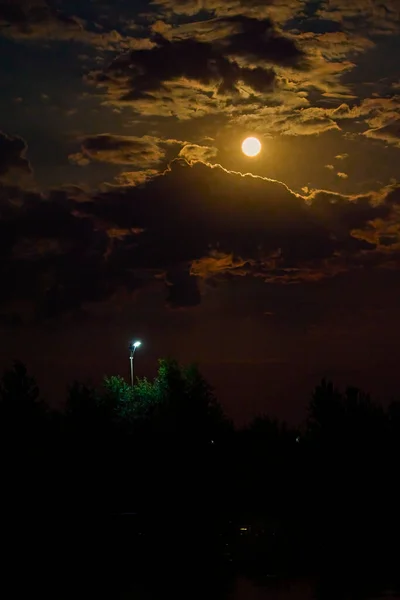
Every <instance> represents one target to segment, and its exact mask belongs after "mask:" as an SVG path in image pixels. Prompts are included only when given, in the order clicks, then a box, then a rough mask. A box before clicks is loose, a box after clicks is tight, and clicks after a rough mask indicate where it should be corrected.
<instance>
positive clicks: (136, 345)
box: [129, 341, 142, 388]
mask: <svg viewBox="0 0 400 600" xmlns="http://www.w3.org/2000/svg"><path fill="white" fill-rule="evenodd" d="M141 345H142V342H139V341H137V342H132V343H131V344H130V346H129V352H130V356H129V359H130V361H131V387H132V388H133V377H134V371H135V364H134V360H135V352H136V350H137V349H138V348H139V347H140V346H141Z"/></svg>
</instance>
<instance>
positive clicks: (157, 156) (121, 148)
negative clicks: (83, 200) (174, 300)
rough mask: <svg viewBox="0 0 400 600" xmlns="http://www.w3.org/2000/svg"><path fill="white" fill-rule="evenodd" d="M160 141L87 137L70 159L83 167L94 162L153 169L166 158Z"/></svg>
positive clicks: (151, 138) (132, 137) (109, 136)
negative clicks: (79, 149)
mask: <svg viewBox="0 0 400 600" xmlns="http://www.w3.org/2000/svg"><path fill="white" fill-rule="evenodd" d="M160 141H161V140H159V139H157V138H154V137H151V136H143V137H141V138H140V137H134V136H122V135H111V134H109V133H103V134H98V135H92V136H86V137H85V138H83V139H82V140H81V144H82V145H81V151H80V152H78V153H76V154H71V155H70V157H69V159H70V160H71V162H75V163H77V164H79V165H82V166H85V165H86V164H88V163H90V162H92V161H94V162H104V163H110V164H116V165H132V166H140V167H143V166H146V167H148V168H151V167H153V166H154V165H158V164H159V163H160V162H161V161H162V160H163V158H164V156H165V151H164V149H163V148H162V147H161V145H160Z"/></svg>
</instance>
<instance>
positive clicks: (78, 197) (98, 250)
mask: <svg viewBox="0 0 400 600" xmlns="http://www.w3.org/2000/svg"><path fill="white" fill-rule="evenodd" d="M399 32H400V4H399V2H398V0H385V2H381V1H378V0H376V1H375V0H352V1H350V0H313V1H311V0H308V1H307V0H268V1H266V0H224V1H221V0H220V1H217V0H157V1H153V2H147V1H144V0H139V1H135V2H128V1H127V0H126V1H124V0H114V1H113V2H112V3H111V2H106V1H103V0H92V1H90V0H80V1H79V2H78V1H77V0H76V1H67V0H59V1H50V0H49V1H44V0H12V1H10V2H7V1H4V0H3V1H1V0H0V78H1V82H2V93H1V95H0V269H1V282H2V283H1V291H0V337H1V340H2V343H1V347H0V366H2V367H3V366H6V365H7V364H8V363H9V361H10V360H11V359H12V358H15V357H18V358H20V359H22V360H24V361H26V362H27V364H28V366H29V367H30V369H31V370H32V372H34V373H35V374H37V376H38V379H39V383H41V384H42V388H43V390H44V393H45V395H47V396H48V397H49V400H51V401H52V402H53V403H55V404H58V403H61V402H62V399H63V395H64V394H63V390H64V389H65V386H66V383H67V381H70V380H71V379H74V378H79V379H84V380H87V379H92V380H93V381H95V382H98V381H99V380H100V379H101V377H102V375H103V374H106V373H108V374H110V373H114V372H119V373H121V374H124V375H125V374H126V375H128V373H129V362H128V354H127V346H128V344H129V341H130V339H131V338H132V337H138V338H140V339H142V340H143V347H142V348H141V350H140V355H139V353H138V364H137V374H138V375H151V374H153V373H154V371H155V369H156V361H157V358H158V357H160V356H168V355H172V356H175V357H177V358H178V359H180V360H182V361H184V362H189V361H196V362H198V363H199V364H200V366H201V368H202V369H203V371H204V372H205V374H206V375H207V376H208V378H209V379H210V381H211V382H212V383H213V385H214V386H215V387H216V389H217V392H218V395H219V397H220V399H221V401H222V403H223V405H224V408H225V409H226V411H227V412H228V414H229V415H230V416H232V417H234V418H235V419H236V420H237V421H238V422H239V421H244V420H246V419H248V418H249V417H250V416H251V415H254V414H256V413H260V412H267V413H272V414H274V415H277V416H279V417H282V418H286V419H289V420H290V421H295V422H298V421H299V420H300V419H301V418H302V417H304V408H305V405H306V402H307V399H308V393H309V391H310V390H311V388H312V387H313V385H315V384H316V383H317V381H318V379H320V378H321V377H322V376H323V375H326V376H328V377H332V378H334V379H335V381H337V382H338V383H339V384H341V385H344V384H346V383H353V384H355V385H360V386H361V387H363V388H365V389H366V390H367V391H371V392H372V393H374V394H375V395H377V396H378V397H380V398H382V399H388V398H390V397H391V396H394V395H396V390H397V389H400V375H399V374H398V368H397V364H398V362H399V360H400V350H399V344H398V323H399V321H400V302H399V300H400V277H399V267H400V183H399V181H400V166H399V164H400V163H399V157H400V154H399V153H400V68H399V63H398V56H399V54H400V36H399ZM249 135H250V136H256V137H258V138H259V139H260V141H261V143H262V145H263V150H262V152H261V154H260V155H259V156H258V157H256V158H247V157H246V156H244V155H243V153H242V152H241V144H242V141H243V139H244V138H245V137H247V136H249Z"/></svg>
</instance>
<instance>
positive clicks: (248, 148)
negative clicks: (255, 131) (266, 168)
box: [242, 137, 262, 158]
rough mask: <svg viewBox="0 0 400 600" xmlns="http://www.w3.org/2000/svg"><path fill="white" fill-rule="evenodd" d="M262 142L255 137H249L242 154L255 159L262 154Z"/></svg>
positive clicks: (244, 143) (243, 146)
mask: <svg viewBox="0 0 400 600" xmlns="http://www.w3.org/2000/svg"><path fill="white" fill-rule="evenodd" d="M261 148H262V146H261V142H260V140H258V139H257V138H255V137H248V138H246V139H245V140H244V142H243V144H242V152H243V154H245V155H246V156H248V157H250V158H253V157H254V156H257V155H258V154H260V152H261Z"/></svg>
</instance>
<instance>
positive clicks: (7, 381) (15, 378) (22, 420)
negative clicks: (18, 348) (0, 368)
mask: <svg viewBox="0 0 400 600" xmlns="http://www.w3.org/2000/svg"><path fill="white" fill-rule="evenodd" d="M45 412H46V409H45V405H44V403H43V402H42V401H41V400H40V392H39V387H38V385H37V383H36V380H35V378H34V377H31V376H29V375H28V372H27V369H26V366H25V365H24V364H23V363H22V362H19V361H15V363H14V365H13V367H12V368H11V369H8V370H7V371H5V372H4V374H3V377H2V379H1V381H0V414H1V419H2V421H3V422H4V421H6V422H7V423H8V424H9V425H11V424H14V425H16V424H18V426H19V427H22V426H23V425H25V426H33V424H34V422H36V421H37V419H38V418H40V417H42V416H43V415H44V413H45Z"/></svg>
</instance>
